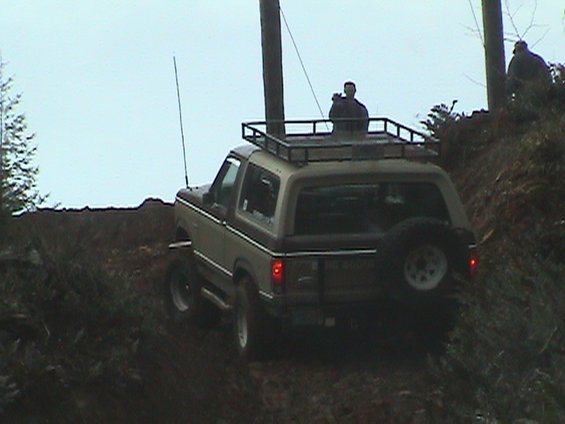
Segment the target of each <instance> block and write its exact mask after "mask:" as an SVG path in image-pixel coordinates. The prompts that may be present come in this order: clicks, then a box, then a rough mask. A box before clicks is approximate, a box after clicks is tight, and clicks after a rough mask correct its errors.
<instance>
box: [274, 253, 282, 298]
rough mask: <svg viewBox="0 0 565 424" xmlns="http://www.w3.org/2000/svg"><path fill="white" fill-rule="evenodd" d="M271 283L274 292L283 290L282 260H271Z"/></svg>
mask: <svg viewBox="0 0 565 424" xmlns="http://www.w3.org/2000/svg"><path fill="white" fill-rule="evenodd" d="M271 283H272V285H273V289H274V291H275V293H282V292H283V291H284V260H282V259H272V260H271Z"/></svg>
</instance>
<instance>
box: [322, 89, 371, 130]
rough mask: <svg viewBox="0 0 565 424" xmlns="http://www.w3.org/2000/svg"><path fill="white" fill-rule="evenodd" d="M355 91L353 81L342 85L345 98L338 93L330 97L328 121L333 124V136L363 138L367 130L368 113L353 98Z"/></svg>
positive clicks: (361, 104) (362, 105)
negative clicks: (330, 104)
mask: <svg viewBox="0 0 565 424" xmlns="http://www.w3.org/2000/svg"><path fill="white" fill-rule="evenodd" d="M356 91H357V89H356V87H355V83H354V82H353V81H346V82H345V83H344V84H343V92H344V93H345V97H344V96H342V95H341V94H340V93H334V95H333V96H332V102H333V103H332V107H331V109H330V114H329V116H330V119H331V121H332V122H333V127H334V128H333V134H335V135H354V136H358V137H359V136H360V137H364V136H365V134H367V130H368V128H369V113H368V112H367V108H366V107H365V105H364V104H363V103H361V102H360V101H359V100H357V99H356V98H355V92H356Z"/></svg>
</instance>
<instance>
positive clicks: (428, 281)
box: [377, 217, 466, 298]
mask: <svg viewBox="0 0 565 424" xmlns="http://www.w3.org/2000/svg"><path fill="white" fill-rule="evenodd" d="M465 248H466V246H465V245H464V243H463V242H462V241H461V239H460V238H459V237H458V235H457V233H456V232H455V231H454V230H453V229H451V228H450V226H449V225H448V224H447V223H445V222H443V221H440V220H438V219H434V218H425V217H419V218H410V219H407V220H405V221H402V222H400V223H399V224H397V225H395V226H394V227H392V228H391V229H390V230H389V231H388V232H387V233H386V234H385V235H384V236H383V238H382V239H381V241H380V243H379V246H378V248H377V278H378V280H379V282H381V283H383V284H384V287H385V289H386V290H387V293H388V294H390V295H392V296H393V297H397V298H398V297H400V298H403V297H404V298H414V297H435V296H437V295H442V294H447V293H450V292H452V291H453V289H454V288H455V284H454V282H455V280H454V278H453V276H454V274H456V273H461V274H463V273H464V271H465V267H466V255H465V250H466V249H465Z"/></svg>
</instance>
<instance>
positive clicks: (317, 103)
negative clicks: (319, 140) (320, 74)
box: [279, 5, 328, 128]
mask: <svg viewBox="0 0 565 424" xmlns="http://www.w3.org/2000/svg"><path fill="white" fill-rule="evenodd" d="M279 10H280V11H281V16H282V18H283V22H284V25H285V27H286V30H287V31H288V34H289V35H290V40H291V41H292V44H293V46H294V50H295V51H296V55H297V56H298V60H299V61H300V66H302V71H303V72H304V75H305V76H306V80H307V81H308V85H309V86H310V91H311V92H312V95H313V96H314V100H315V101H316V105H318V110H319V111H320V115H321V116H322V119H325V116H324V112H323V111H322V107H321V106H320V102H319V101H318V97H317V96H316V92H315V91H314V87H313V86H312V82H311V81H310V77H309V76H308V72H307V71H306V67H305V66H304V62H303V60H302V56H301V55H300V52H299V51H298V46H297V45H296V42H295V41H294V36H293V35H292V31H291V30H290V27H289V26H288V22H287V20H286V16H285V15H284V12H283V10H282V7H280V5H279ZM327 126H328V124H327V123H326V128H327Z"/></svg>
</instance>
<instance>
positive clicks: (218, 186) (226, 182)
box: [211, 157, 240, 209]
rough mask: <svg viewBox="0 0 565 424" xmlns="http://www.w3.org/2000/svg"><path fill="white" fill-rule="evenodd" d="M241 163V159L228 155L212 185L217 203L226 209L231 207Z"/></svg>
mask: <svg viewBox="0 0 565 424" xmlns="http://www.w3.org/2000/svg"><path fill="white" fill-rule="evenodd" d="M239 165H240V161H239V160H238V159H236V158H233V157H228V158H227V159H226V161H225V162H224V164H223V165H222V168H221V169H220V172H219V174H218V176H217V177H216V181H214V184H213V185H212V190H211V191H212V192H213V193H214V196H215V203H217V204H218V205H222V206H223V207H225V208H226V209H227V208H228V207H229V205H230V202H231V199H232V196H233V194H234V185H235V180H236V178H237V171H238V170H239Z"/></svg>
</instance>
